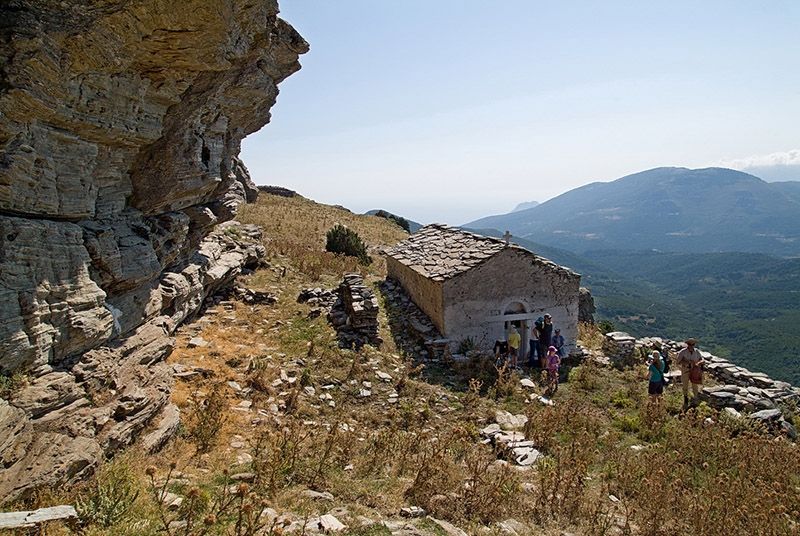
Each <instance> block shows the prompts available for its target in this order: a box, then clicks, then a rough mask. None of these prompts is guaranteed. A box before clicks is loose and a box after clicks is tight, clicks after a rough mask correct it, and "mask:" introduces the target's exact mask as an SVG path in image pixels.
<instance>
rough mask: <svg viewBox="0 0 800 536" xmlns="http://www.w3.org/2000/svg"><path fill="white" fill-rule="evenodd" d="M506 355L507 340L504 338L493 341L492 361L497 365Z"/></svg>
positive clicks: (500, 363) (499, 364) (503, 360)
mask: <svg viewBox="0 0 800 536" xmlns="http://www.w3.org/2000/svg"><path fill="white" fill-rule="evenodd" d="M507 357H508V342H507V341H506V340H505V339H497V340H496V341H494V362H495V364H496V365H497V366H498V367H499V366H501V365H502V364H503V363H504V362H505V360H506V358H507Z"/></svg>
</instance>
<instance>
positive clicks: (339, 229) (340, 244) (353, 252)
mask: <svg viewBox="0 0 800 536" xmlns="http://www.w3.org/2000/svg"><path fill="white" fill-rule="evenodd" d="M326 238H327V242H326V244H325V249H326V250H327V251H330V252H332V253H341V254H343V255H347V256H348V257H357V258H358V260H359V261H360V262H361V264H365V265H366V264H370V263H371V262H372V259H371V258H370V257H369V255H367V246H366V245H364V241H363V240H361V237H360V236H358V233H357V232H355V231H353V230H352V229H348V228H347V227H345V226H344V225H341V224H339V223H337V224H336V225H334V226H333V227H331V228H330V230H328V233H327V234H326Z"/></svg>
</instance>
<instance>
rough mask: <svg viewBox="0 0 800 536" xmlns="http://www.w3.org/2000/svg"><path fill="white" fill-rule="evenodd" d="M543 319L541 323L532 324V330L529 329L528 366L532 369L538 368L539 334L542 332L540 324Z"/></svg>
mask: <svg viewBox="0 0 800 536" xmlns="http://www.w3.org/2000/svg"><path fill="white" fill-rule="evenodd" d="M543 322H544V319H543V318H542V319H541V322H540V321H539V320H537V321H536V322H534V323H533V329H531V344H530V346H531V352H530V354H528V366H529V367H531V368H533V367H537V366H540V363H539V359H537V357H539V358H541V354H540V353H539V334H540V333H541V332H542V323H543Z"/></svg>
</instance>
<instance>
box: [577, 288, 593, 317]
mask: <svg viewBox="0 0 800 536" xmlns="http://www.w3.org/2000/svg"><path fill="white" fill-rule="evenodd" d="M578 292H579V294H578V322H588V323H589V324H594V314H595V313H596V312H597V308H596V307H595V305H594V298H593V297H592V292H591V291H590V290H589V289H588V288H586V287H581V288H580V289H579V291H578Z"/></svg>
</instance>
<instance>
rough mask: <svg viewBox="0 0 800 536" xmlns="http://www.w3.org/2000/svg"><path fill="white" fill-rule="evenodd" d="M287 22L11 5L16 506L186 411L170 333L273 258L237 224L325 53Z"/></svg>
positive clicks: (200, 3)
mask: <svg viewBox="0 0 800 536" xmlns="http://www.w3.org/2000/svg"><path fill="white" fill-rule="evenodd" d="M277 13H278V9H277V2H276V1H275V0H258V1H255V2H240V1H238V0H233V1H232V2H226V3H217V2H206V1H204V0H186V1H183V2H177V3H176V2H167V1H165V0H137V1H135V2H134V1H132V0H114V1H111V2H106V1H103V2H101V1H99V0H90V1H84V2H77V1H74V0H71V1H67V2H35V1H32V0H12V1H11V2H6V3H4V4H3V6H2V8H0V16H1V17H2V20H3V24H2V25H0V67H1V68H0V372H2V373H4V374H10V373H24V374H26V375H27V377H28V383H27V386H26V387H25V388H24V389H22V390H21V391H18V392H17V393H15V395H14V396H13V397H11V399H10V400H8V401H3V402H2V404H0V429H2V430H3V431H4V433H3V434H2V435H0V438H2V439H0V464H2V465H1V466H0V467H2V469H3V470H1V471H0V499H2V498H12V497H16V496H19V495H23V494H24V493H26V492H27V491H29V490H31V489H33V488H35V487H36V486H39V485H44V484H49V485H52V484H55V483H58V482H64V481H69V480H72V479H75V478H78V477H80V476H81V475H83V474H86V473H87V472H88V471H90V470H91V469H92V467H93V466H94V464H95V463H96V462H97V459H98V458H99V457H101V456H102V455H103V454H105V453H108V452H109V451H110V450H112V449H114V448H117V447H118V446H120V445H124V444H128V443H130V442H131V441H133V440H134V438H135V437H136V436H137V434H138V433H139V432H141V431H142V430H144V429H145V428H146V427H148V426H149V425H150V423H151V421H154V420H156V419H160V420H161V421H162V422H163V421H164V419H165V418H166V417H170V415H166V416H165V415H163V410H164V409H165V408H169V405H168V404H167V402H168V398H169V388H170V385H171V376H170V373H169V372H168V371H167V370H166V368H165V367H163V365H162V361H163V359H164V357H166V355H168V354H169V352H170V350H171V348H172V339H171V337H170V335H171V334H172V332H173V331H174V330H175V328H176V326H178V325H179V324H180V323H181V322H183V321H184V320H185V319H187V318H189V317H191V316H192V315H194V314H196V313H197V311H198V310H199V309H200V307H201V306H202V304H203V301H204V299H205V297H206V296H207V295H208V294H209V293H212V292H215V291H216V290H218V289H219V288H220V287H222V286H224V285H225V284H227V283H230V282H231V281H232V280H233V279H234V278H235V277H236V275H237V274H238V273H240V271H241V269H242V267H243V266H245V265H248V264H251V265H252V264H254V263H257V262H258V259H259V258H260V257H261V256H263V254H264V250H263V247H262V246H261V245H260V244H259V234H258V231H257V230H256V229H253V228H250V227H247V226H240V225H238V224H235V223H234V222H230V223H228V224H223V225H218V224H221V223H222V222H226V221H228V220H231V219H232V218H233V217H234V216H235V214H236V208H237V206H238V205H239V204H241V203H243V202H246V201H253V200H254V199H255V197H256V196H257V195H258V190H257V188H256V187H255V186H254V185H253V183H252V181H250V178H249V176H248V173H247V169H246V168H245V166H244V164H243V163H242V162H241V161H240V160H239V158H238V153H239V147H240V142H241V140H242V139H243V138H244V137H245V136H246V135H248V134H250V133H252V132H255V131H256V130H258V129H259V128H261V127H262V126H263V125H264V124H265V123H267V122H268V121H269V109H270V107H271V106H272V105H273V104H274V102H275V99H276V97H277V94H278V90H277V84H278V83H279V82H281V81H282V80H283V79H284V78H286V77H287V76H289V75H290V74H292V73H293V72H295V71H296V70H297V69H299V63H298V61H297V60H298V56H299V55H300V54H302V53H304V52H305V51H307V49H308V45H307V43H306V42H305V41H304V40H303V39H302V38H301V37H300V36H299V35H298V34H297V32H295V31H294V29H293V28H292V27H291V26H290V25H288V24H287V23H286V22H284V21H283V20H281V19H280V18H278V16H277ZM215 228H216V230H214V229H215ZM212 230H214V231H213V232H212ZM166 422H167V426H166V429H170V428H172V429H174V426H172V424H170V423H174V419H172V418H166ZM159 441H160V440H156V441H155V442H156V443H158V442H159Z"/></svg>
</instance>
